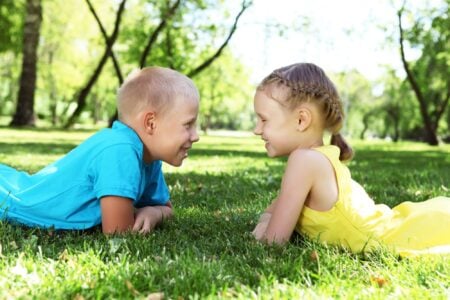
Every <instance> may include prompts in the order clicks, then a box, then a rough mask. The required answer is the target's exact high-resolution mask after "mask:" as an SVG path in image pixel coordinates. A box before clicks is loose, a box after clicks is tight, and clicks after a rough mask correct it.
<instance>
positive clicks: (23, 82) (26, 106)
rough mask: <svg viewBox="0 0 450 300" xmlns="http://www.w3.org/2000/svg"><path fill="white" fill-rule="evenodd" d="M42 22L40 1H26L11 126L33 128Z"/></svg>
mask: <svg viewBox="0 0 450 300" xmlns="http://www.w3.org/2000/svg"><path fill="white" fill-rule="evenodd" d="M41 22H42V5H41V0H27V3H26V15H25V23H24V29H23V48H22V54H23V57H22V73H21V75H20V88H19V95H18V99H17V106H16V113H15V114H14V117H13V120H12V121H11V124H10V125H12V126H34V125H35V116H34V94H35V89H36V75H37V68H36V65H37V48H38V44H39V30H40V27H41Z"/></svg>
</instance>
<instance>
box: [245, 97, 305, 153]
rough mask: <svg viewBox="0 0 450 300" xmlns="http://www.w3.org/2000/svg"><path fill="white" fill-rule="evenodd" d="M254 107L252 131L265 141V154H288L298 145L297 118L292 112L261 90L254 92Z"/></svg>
mask: <svg viewBox="0 0 450 300" xmlns="http://www.w3.org/2000/svg"><path fill="white" fill-rule="evenodd" d="M254 109H255V113H256V115H257V123H256V126H255V129H254V131H253V132H254V133H255V134H256V135H260V136H261V138H262V139H263V140H264V141H265V147H266V151H267V155H268V156H270V157H277V156H285V155H289V154H290V153H291V152H292V151H293V150H294V149H295V148H296V147H297V146H298V142H297V140H298V138H297V134H298V131H297V130H296V128H297V124H298V120H297V118H296V117H295V115H294V113H293V112H291V111H289V110H288V109H287V108H285V107H283V106H281V104H280V103H278V102H277V101H275V100H274V99H272V98H270V97H269V96H267V95H266V94H265V93H264V92H262V91H257V92H256V94H255V99H254Z"/></svg>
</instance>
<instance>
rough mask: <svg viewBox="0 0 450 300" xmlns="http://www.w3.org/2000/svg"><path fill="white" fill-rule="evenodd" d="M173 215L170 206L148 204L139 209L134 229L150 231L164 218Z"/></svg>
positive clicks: (141, 231) (140, 231) (143, 231)
mask: <svg viewBox="0 0 450 300" xmlns="http://www.w3.org/2000/svg"><path fill="white" fill-rule="evenodd" d="M171 216H172V208H171V207H169V206H146V207H142V208H139V209H137V211H136V214H135V217H134V225H133V231H137V232H139V233H149V232H151V231H152V230H153V229H154V228H155V227H156V225H158V224H159V223H161V222H162V221H163V220H164V219H167V218H170V217H171Z"/></svg>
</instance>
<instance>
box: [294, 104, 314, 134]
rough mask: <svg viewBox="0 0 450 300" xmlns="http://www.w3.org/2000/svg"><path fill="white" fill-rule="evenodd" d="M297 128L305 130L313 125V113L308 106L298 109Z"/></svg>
mask: <svg viewBox="0 0 450 300" xmlns="http://www.w3.org/2000/svg"><path fill="white" fill-rule="evenodd" d="M297 121H298V124H297V130H298V131H305V130H306V129H308V127H309V126H310V125H311V121H312V113H311V110H309V109H308V108H306V107H300V108H298V110H297Z"/></svg>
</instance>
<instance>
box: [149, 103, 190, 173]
mask: <svg viewBox="0 0 450 300" xmlns="http://www.w3.org/2000/svg"><path fill="white" fill-rule="evenodd" d="M197 116H198V100H197V99H176V100H175V101H174V105H173V107H170V108H168V109H167V110H166V111H164V112H163V113H162V115H156V118H155V130H154V133H153V135H152V138H151V140H148V145H147V143H146V142H144V144H146V148H147V149H148V150H149V152H150V156H151V157H152V159H153V160H156V159H160V160H162V161H164V162H166V163H168V164H171V165H173V166H180V165H181V164H182V162H183V160H184V159H185V158H186V157H187V156H188V150H189V149H190V148H191V147H192V144H193V143H195V142H197V141H198V140H199V136H198V134H197V127H196V122H197Z"/></svg>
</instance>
